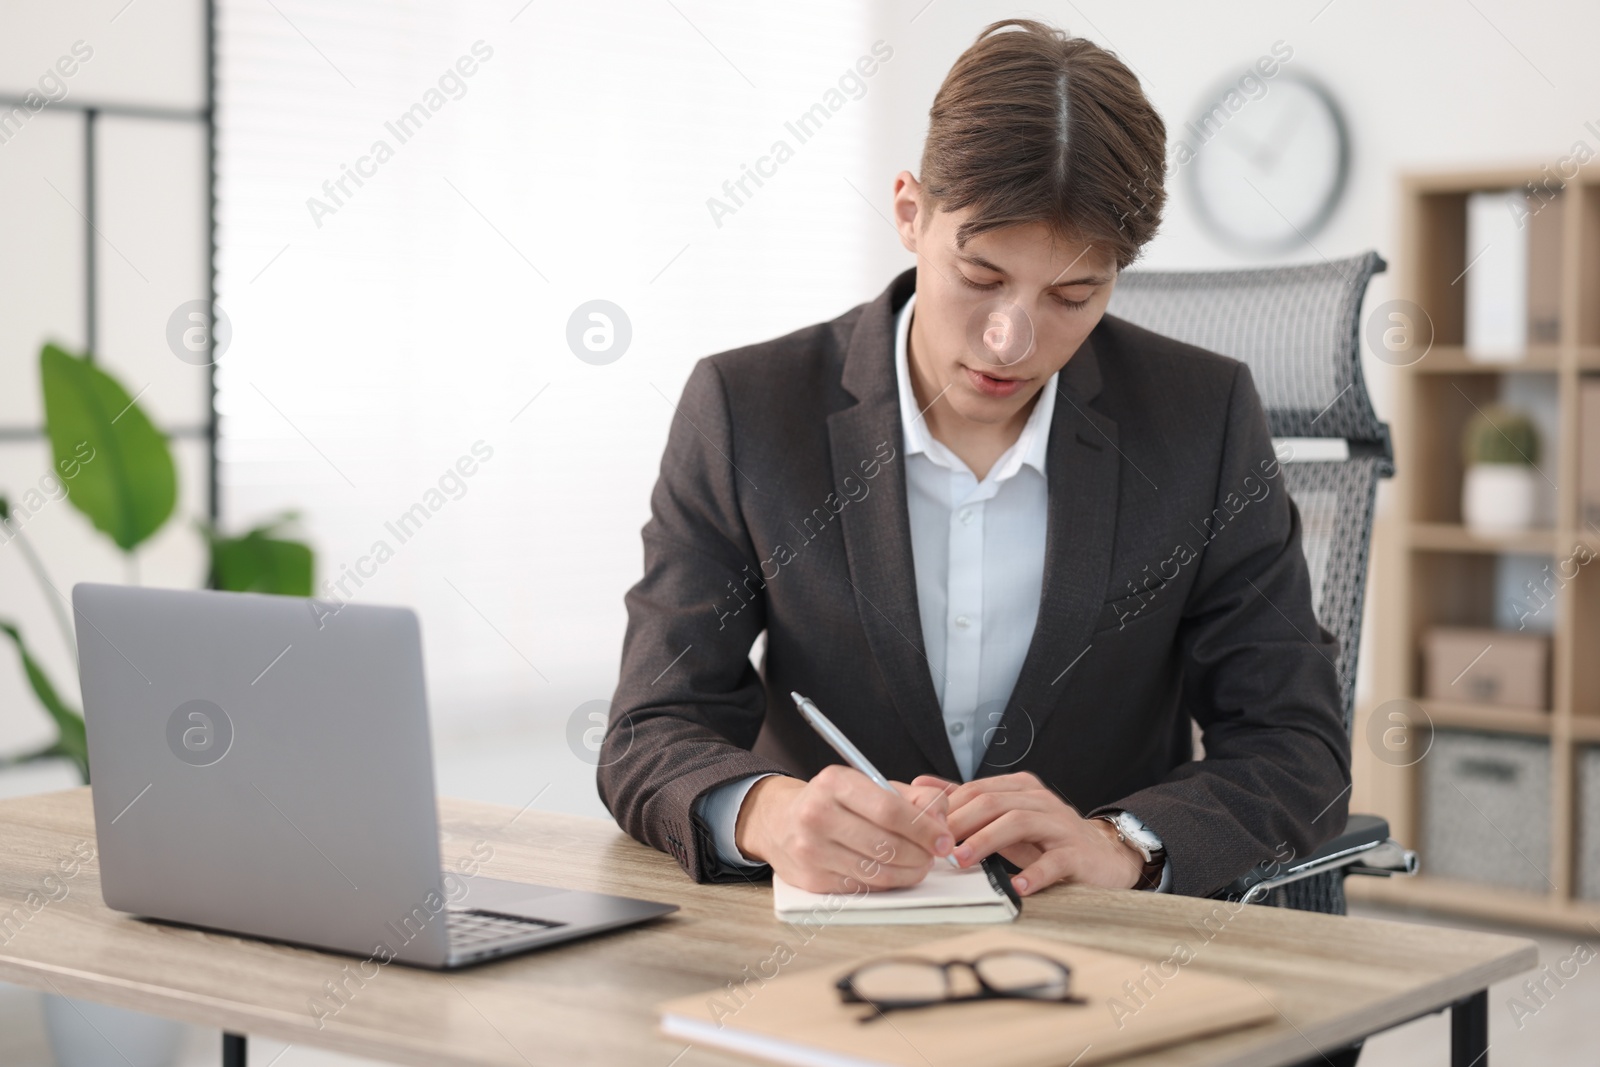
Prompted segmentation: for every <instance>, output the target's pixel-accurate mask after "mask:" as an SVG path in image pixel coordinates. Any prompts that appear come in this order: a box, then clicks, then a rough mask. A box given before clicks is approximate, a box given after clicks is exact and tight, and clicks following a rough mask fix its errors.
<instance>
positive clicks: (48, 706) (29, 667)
mask: <svg viewBox="0 0 1600 1067" xmlns="http://www.w3.org/2000/svg"><path fill="white" fill-rule="evenodd" d="M0 632H4V633H5V634H6V635H7V636H8V637H10V638H11V641H12V643H13V644H15V645H16V646H17V654H18V655H19V656H21V657H22V669H23V672H24V673H26V674H27V676H28V684H29V685H31V686H32V687H33V694H34V696H36V697H38V698H39V703H41V704H43V705H44V710H45V711H47V712H49V713H50V717H51V718H52V719H54V720H55V722H56V732H57V736H56V740H55V743H54V744H52V745H50V746H49V747H47V748H43V749H40V750H39V751H38V752H34V753H30V754H29V756H28V758H29V759H43V758H44V757H47V756H64V757H66V758H67V759H70V760H71V761H72V762H73V763H75V764H77V765H78V773H79V774H81V775H83V780H84V782H88V781H89V741H88V738H87V737H86V736H85V733H84V728H83V716H82V715H79V714H78V713H77V712H76V711H74V710H73V709H72V708H70V707H68V706H67V704H66V702H65V701H63V700H62V699H61V697H60V695H59V694H58V693H57V692H56V687H55V686H54V685H51V684H50V678H49V676H48V675H46V674H45V673H44V668H43V667H41V666H39V661H38V660H36V659H34V658H33V655H32V654H31V653H30V652H29V651H28V646H27V644H26V643H24V642H23V640H22V632H21V631H20V630H18V629H17V628H16V626H14V625H12V624H11V623H9V622H5V621H3V620H0Z"/></svg>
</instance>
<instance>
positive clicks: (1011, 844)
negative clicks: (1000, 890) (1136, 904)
mask: <svg viewBox="0 0 1600 1067" xmlns="http://www.w3.org/2000/svg"><path fill="white" fill-rule="evenodd" d="M911 784H912V785H916V786H933V787H944V788H946V789H947V791H948V793H949V798H950V815H949V823H950V831H951V833H952V834H954V836H955V839H956V841H958V842H960V844H959V845H958V846H957V847H956V850H955V853H954V855H955V857H956V860H957V861H958V862H960V864H961V866H962V867H971V866H973V865H974V864H976V863H979V862H981V861H982V860H983V859H984V857H986V856H989V855H991V854H993V853H996V852H998V853H999V854H1000V855H1001V856H1003V857H1005V858H1006V859H1007V860H1009V861H1011V862H1012V863H1014V864H1016V865H1017V866H1018V867H1021V868H1022V871H1021V873H1020V874H1018V875H1017V876H1016V877H1014V878H1012V879H1011V884H1012V885H1013V886H1014V887H1015V888H1016V890H1017V893H1018V894H1020V895H1022V896H1029V895H1031V894H1033V893H1037V892H1038V891H1039V890H1041V889H1043V888H1045V887H1046V886H1049V885H1054V884H1055V883H1056V882H1071V883H1075V884H1078V885H1095V886H1102V887H1105V888H1108V889H1132V888H1133V887H1134V886H1136V885H1138V884H1139V882H1140V881H1141V879H1142V878H1143V875H1144V857H1143V856H1141V855H1140V853H1139V851H1138V850H1137V849H1135V848H1134V847H1133V846H1132V845H1130V844H1127V843H1125V842H1122V841H1119V840H1118V838H1117V829H1116V827H1114V826H1112V825H1111V824H1110V823H1109V822H1107V821H1106V820H1104V819H1085V818H1084V817H1083V816H1081V815H1079V814H1078V813H1077V811H1076V810H1074V809H1073V807H1072V806H1071V805H1070V804H1068V803H1067V802H1066V801H1064V800H1062V799H1061V797H1059V796H1058V795H1056V793H1055V792H1053V791H1052V790H1050V789H1049V788H1047V787H1046V786H1045V784H1044V783H1043V782H1041V781H1040V780H1039V779H1038V777H1037V776H1036V775H1034V774H1032V773H1030V772H1027V771H1023V772H1021V773H1018V774H1002V775H997V776H995V777H993V778H978V779H975V780H973V781H970V782H963V783H961V784H960V785H957V784H955V783H953V782H946V781H945V780H944V779H942V778H937V777H935V776H933V775H931V774H924V775H919V776H918V777H917V779H916V780H915V781H914V782H912V783H911Z"/></svg>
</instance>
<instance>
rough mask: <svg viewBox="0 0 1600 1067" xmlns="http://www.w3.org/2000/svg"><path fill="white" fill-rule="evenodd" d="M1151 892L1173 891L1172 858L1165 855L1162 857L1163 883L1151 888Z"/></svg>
mask: <svg viewBox="0 0 1600 1067" xmlns="http://www.w3.org/2000/svg"><path fill="white" fill-rule="evenodd" d="M1149 892H1151V893H1170V892H1172V860H1170V859H1168V858H1167V857H1165V856H1163V857H1162V859H1161V883H1160V884H1159V885H1157V886H1156V887H1155V888H1154V889H1151V890H1149Z"/></svg>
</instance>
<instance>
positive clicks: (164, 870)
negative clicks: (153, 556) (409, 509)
mask: <svg viewBox="0 0 1600 1067" xmlns="http://www.w3.org/2000/svg"><path fill="white" fill-rule="evenodd" d="M72 601H73V608H74V611H75V618H76V622H77V631H78V654H79V674H80V677H81V680H82V685H83V705H84V716H85V719H86V722H87V724H88V741H89V767H90V773H91V776H92V783H93V794H94V814H95V828H96V833H97V835H98V837H99V848H100V872H101V890H102V893H103V894H104V896H105V901H106V904H107V905H108V906H109V907H112V908H115V909H117V910H119V911H126V912H131V913H133V914H136V915H144V916H148V917H151V918H157V919H166V920H170V921H174V922H182V923H191V924H195V925H199V926H209V927H216V928H219V929H224V930H232V931H237V932H240V933H246V934H254V935H257V936H261V937H268V938H276V939H280V940H285V941H294V942H300V943H304V944H313V945H319V946H325V947H328V948H336V949H343V950H345V951H348V952H353V953H357V954H361V955H368V954H374V953H376V954H377V955H379V957H380V958H385V957H390V958H397V959H400V960H404V961H407V962H415V963H427V964H438V963H440V962H442V961H443V960H444V959H445V957H446V955H447V952H446V942H447V935H446V931H445V915H444V907H445V904H446V901H445V900H444V899H443V898H442V897H441V892H442V890H443V884H442V880H441V875H440V868H439V836H438V827H437V816H436V814H435V807H434V803H435V802H434V785H433V760H432V753H431V749H430V746H429V737H428V715H427V703H426V697H425V692H424V686H423V676H422V647H421V633H420V630H419V627H418V623H417V617H416V615H415V614H414V613H413V612H411V611H409V610H406V609H404V608H392V607H373V606H363V605H355V604H346V605H343V606H342V607H339V610H337V611H336V612H335V611H334V610H333V609H334V607H335V606H336V605H331V604H326V603H323V602H319V601H308V600H302V599H298V598H293V597H274V596H260V595H255V594H241V593H217V592H196V591H186V590H185V591H180V590H167V589H138V588H129V587H124V586H112V585H92V584H82V585H78V586H77V587H75V588H74V589H73V593H72Z"/></svg>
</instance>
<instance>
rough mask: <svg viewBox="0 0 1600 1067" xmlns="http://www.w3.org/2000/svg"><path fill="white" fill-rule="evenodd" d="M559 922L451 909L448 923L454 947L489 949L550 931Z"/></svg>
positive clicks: (446, 926) (458, 948)
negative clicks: (540, 932)
mask: <svg viewBox="0 0 1600 1067" xmlns="http://www.w3.org/2000/svg"><path fill="white" fill-rule="evenodd" d="M558 925H560V924H559V923H547V922H540V921H539V920H538V919H525V918H520V917H516V916H511V915H497V914H495V913H494V912H488V911H465V910H463V911H451V912H450V917H449V920H448V921H447V922H446V924H445V929H446V931H448V932H449V935H450V947H451V949H454V950H460V949H465V950H471V949H476V948H486V947H489V946H492V945H496V944H500V943H502V942H506V941H516V940H521V939H522V938H525V937H527V936H528V935H529V934H533V933H537V932H539V931H540V930H548V929H550V928H551V927H553V926H558Z"/></svg>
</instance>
